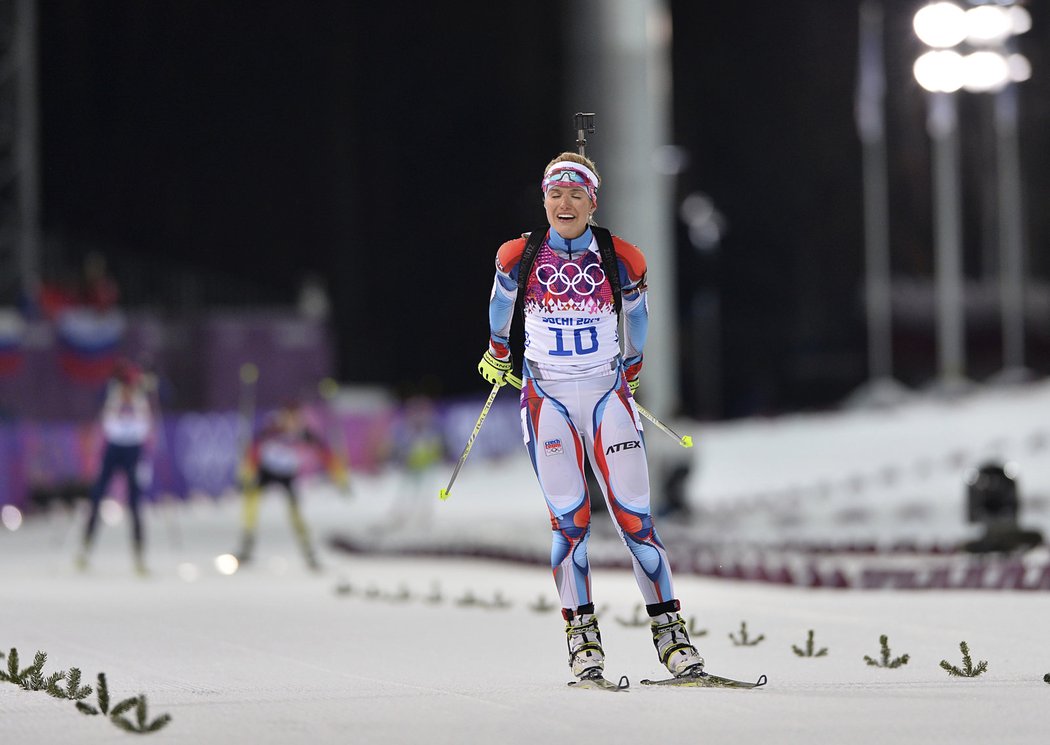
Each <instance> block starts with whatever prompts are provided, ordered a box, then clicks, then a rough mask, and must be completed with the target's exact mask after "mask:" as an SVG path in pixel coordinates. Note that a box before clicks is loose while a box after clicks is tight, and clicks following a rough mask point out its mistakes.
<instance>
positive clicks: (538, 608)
mask: <svg viewBox="0 0 1050 745" xmlns="http://www.w3.org/2000/svg"><path fill="white" fill-rule="evenodd" d="M557 607H558V606H557V605H555V604H554V603H552V602H550V601H549V600H547V596H546V595H540V596H539V597H538V598H536V602H534V603H529V610H531V611H535V612H536V613H546V612H548V611H552V610H554V609H555V608H557Z"/></svg>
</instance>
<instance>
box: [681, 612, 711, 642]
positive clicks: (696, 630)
mask: <svg viewBox="0 0 1050 745" xmlns="http://www.w3.org/2000/svg"><path fill="white" fill-rule="evenodd" d="M686 631H687V632H689V636H690V638H693V639H696V638H697V637H700V636H707V629H702V628H700V627H699V626H697V625H696V616H689V625H688V626H687V627H686Z"/></svg>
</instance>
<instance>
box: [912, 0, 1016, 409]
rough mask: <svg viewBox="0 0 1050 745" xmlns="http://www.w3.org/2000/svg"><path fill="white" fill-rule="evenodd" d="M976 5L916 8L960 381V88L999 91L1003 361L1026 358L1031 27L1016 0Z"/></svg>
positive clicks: (946, 337) (950, 352) (944, 289)
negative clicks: (1024, 141) (1023, 129)
mask: <svg viewBox="0 0 1050 745" xmlns="http://www.w3.org/2000/svg"><path fill="white" fill-rule="evenodd" d="M969 6H970V7H968V8H964V7H962V6H960V5H957V4H955V3H954V2H947V1H946V0H941V1H939V2H933V3H930V4H928V5H926V6H924V7H922V8H920V9H919V11H918V12H917V13H916V14H915V17H914V19H913V26H914V28H915V33H916V35H917V36H918V37H919V39H920V40H922V42H923V43H925V44H926V45H927V46H928V47H930V49H928V50H927V51H926V52H924V53H923V54H922V55H920V56H919V58H918V59H917V60H916V61H915V65H914V68H913V71H914V74H915V79H916V80H917V81H918V83H919V85H921V86H922V87H923V88H924V89H926V90H927V91H928V92H929V109H928V114H927V131H928V132H929V134H930V138H931V140H932V141H933V187H934V204H935V220H934V226H935V227H934V243H935V249H936V272H937V277H936V286H937V341H938V345H937V346H938V366H939V377H940V383H941V385H942V386H944V387H948V388H951V387H953V386H956V385H958V384H959V383H961V382H962V380H963V378H964V371H965V359H964V358H965V327H964V318H965V312H964V298H963V273H962V259H961V253H962V252H961V239H962V216H961V207H960V188H959V122H958V119H959V117H958V106H957V101H956V99H955V93H956V92H958V91H959V90H965V91H968V92H972V93H995V94H997V96H999V98H997V100H996V117H995V121H996V137H997V158H998V193H999V199H998V202H999V204H998V207H999V210H998V211H999V231H998V232H999V256H1000V267H999V271H1000V274H999V276H1000V287H1001V294H1002V319H1003V365H1004V368H1007V369H1021V368H1023V363H1024V306H1023V302H1024V301H1023V297H1024V296H1023V292H1022V288H1023V284H1024V268H1023V256H1024V251H1023V230H1022V213H1021V195H1020V178H1019V171H1020V168H1019V154H1018V148H1017V108H1016V98H1015V95H1016V93H1015V91H1013V90H1012V85H1011V84H1012V83H1015V82H1019V81H1022V80H1027V79H1028V77H1030V75H1031V67H1030V65H1029V64H1028V61H1027V59H1025V58H1024V56H1023V55H1020V54H1017V53H1014V52H1013V51H1012V48H1011V47H1010V40H1011V39H1012V37H1014V36H1016V35H1018V34H1022V33H1024V32H1026V31H1027V30H1028V29H1029V28H1030V27H1031V17H1030V16H1029V15H1028V12H1027V11H1026V10H1025V9H1024V8H1023V7H1021V6H1020V5H1018V4H1016V3H1015V2H1014V0H995V1H994V2H988V1H986V0H970V2H969Z"/></svg>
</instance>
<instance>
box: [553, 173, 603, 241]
mask: <svg viewBox="0 0 1050 745" xmlns="http://www.w3.org/2000/svg"><path fill="white" fill-rule="evenodd" d="M543 209H544V210H545V211H546V213H547V222H549V223H550V225H551V227H552V228H554V229H555V230H557V231H558V235H560V236H561V237H562V238H566V239H569V240H571V239H573V238H579V237H580V236H581V235H583V232H584V231H585V230H587V222H588V220H589V219H590V216H591V212H592V211H593V209H594V204H593V203H592V202H591V198H590V196H588V194H587V191H586V190H585V189H582V188H580V187H578V186H574V187H571V188H570V187H565V186H551V187H550V188H548V189H547V192H546V193H545V194H544V195H543Z"/></svg>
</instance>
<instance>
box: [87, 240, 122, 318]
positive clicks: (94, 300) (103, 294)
mask: <svg viewBox="0 0 1050 745" xmlns="http://www.w3.org/2000/svg"><path fill="white" fill-rule="evenodd" d="M118 300H120V289H119V288H118V287H117V282H116V280H114V279H113V277H112V276H110V274H109V268H108V267H107V265H106V257H105V256H103V255H102V254H101V253H99V252H98V251H91V252H89V253H88V254H87V256H85V257H84V270H83V275H82V277H81V286H80V297H79V301H80V304H81V305H84V306H87V307H88V308H91V309H92V310H95V311H97V312H99V313H104V312H105V311H107V310H110V309H111V308H114V307H116V305H117V301H118Z"/></svg>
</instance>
